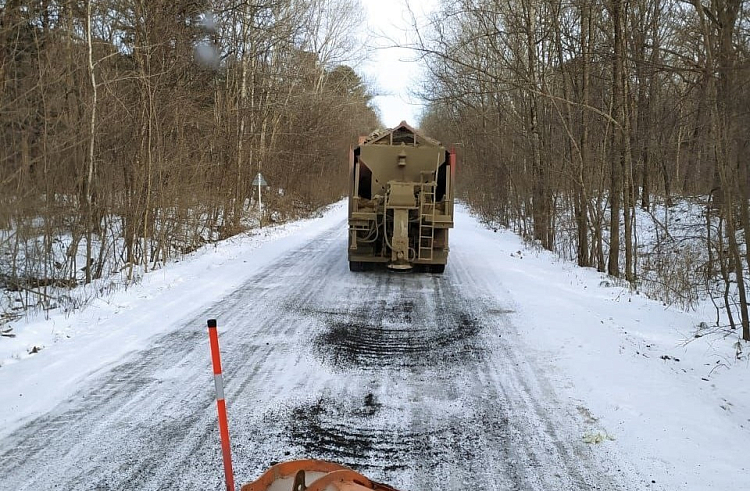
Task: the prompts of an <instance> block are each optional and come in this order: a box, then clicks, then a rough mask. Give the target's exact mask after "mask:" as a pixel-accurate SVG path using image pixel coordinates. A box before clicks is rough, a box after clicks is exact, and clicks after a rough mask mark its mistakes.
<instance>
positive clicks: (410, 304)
mask: <svg viewBox="0 0 750 491" xmlns="http://www.w3.org/2000/svg"><path fill="white" fill-rule="evenodd" d="M345 230H346V229H345V224H344V223H341V224H338V228H333V229H330V230H326V231H324V233H322V234H321V235H319V236H318V237H315V239H314V240H313V241H311V242H309V243H308V244H307V245H305V246H304V247H302V248H300V249H298V250H297V251H295V252H294V253H293V254H290V255H289V256H287V257H285V258H284V259H283V260H280V261H277V262H276V263H274V264H271V265H269V266H268V267H267V268H266V269H265V270H264V271H263V272H261V273H260V274H258V275H257V276H255V277H253V278H252V279H251V280H250V281H248V282H247V283H246V284H245V285H244V286H243V287H241V288H240V289H238V290H236V291H235V292H234V293H232V294H230V295H228V296H227V297H226V298H224V299H223V300H222V301H221V302H219V303H218V304H215V305H209V306H206V310H205V313H204V314H203V315H201V316H200V317H199V318H196V319H193V320H192V321H190V322H187V323H186V325H185V326H184V328H182V329H180V330H176V331H174V332H171V333H168V334H165V335H163V336H160V337H158V338H156V339H154V340H153V341H152V342H151V345H150V347H149V348H147V349H144V350H142V351H140V352H137V353H133V354H132V355H131V356H130V357H128V358H127V359H125V360H122V361H121V362H120V363H118V364H116V365H114V366H112V367H111V369H109V370H108V371H106V372H105V373H100V374H98V375H95V376H93V377H91V378H90V379H89V380H88V382H87V383H86V385H85V387H82V388H81V390H80V392H79V393H78V394H76V395H75V396H74V397H71V398H70V399H69V400H67V401H65V402H64V403H62V404H60V405H59V406H58V407H57V408H55V409H54V410H53V411H51V412H50V413H48V414H45V415H43V416H41V417H39V418H38V419H36V420H33V421H30V422H28V424H26V425H25V426H24V427H22V428H21V429H19V430H18V431H16V432H14V433H12V434H11V435H10V436H8V437H7V438H4V439H2V440H0V461H2V462H3V476H2V478H0V488H1V489H8V490H10V489H13V490H21V489H29V490H31V489H34V490H36V489H66V490H79V489H80V490H90V489H138V490H160V489H186V490H205V489H215V490H219V489H222V488H223V484H222V478H223V471H222V469H221V453H220V447H219V440H218V430H217V428H216V421H215V418H216V412H215V406H214V400H213V382H212V376H211V371H210V365H209V363H210V362H209V356H208V347H207V339H206V333H205V319H207V318H218V319H219V326H220V342H221V346H222V358H223V360H222V361H223V366H224V372H225V384H226V399H227V404H228V411H229V417H230V423H229V426H230V434H231V438H232V450H233V454H234V469H235V475H236V480H237V482H239V483H241V482H248V481H250V480H252V479H254V478H256V477H257V476H258V475H259V474H260V473H261V472H262V471H263V470H265V469H266V468H267V467H268V466H270V465H273V464H274V463H276V462H279V461H283V460H289V459H295V458H319V459H328V460H334V461H337V462H341V463H344V464H347V465H349V466H351V467H353V468H355V469H357V470H359V471H361V472H364V473H366V474H368V475H369V476H370V477H371V478H372V479H374V480H376V481H380V482H387V483H390V484H391V485H393V486H396V487H399V488H400V489H403V490H404V491H407V490H411V491H420V490H432V489H444V490H474V489H477V490H479V489H482V490H581V489H604V490H610V489H636V488H637V485H632V483H628V482H625V479H623V478H622V477H621V476H620V474H619V471H618V469H617V467H615V466H613V465H612V464H609V463H608V462H609V461H607V460H602V459H600V458H599V457H597V456H596V455H595V454H594V453H593V452H592V450H591V447H588V446H586V445H585V444H584V443H582V441H581V438H580V435H581V434H580V433H579V432H578V431H577V428H578V426H577V425H578V423H577V421H580V415H578V414H577V413H576V411H575V408H574V407H569V406H568V405H567V404H564V403H562V402H560V401H559V400H557V399H556V397H555V393H554V389H553V388H552V387H550V386H549V383H548V382H546V381H545V379H544V378H543V377H542V376H541V375H539V373H538V371H537V370H536V369H535V366H534V362H533V360H529V359H527V357H526V356H525V354H524V353H525V349H524V346H523V345H522V344H521V342H520V341H519V339H518V338H517V336H515V334H514V327H513V322H512V318H511V315H512V310H513V309H512V306H509V305H505V304H503V302H502V299H497V298H491V297H488V296H487V295H486V294H485V293H484V292H486V291H488V289H487V288H486V285H482V284H480V283H477V282H476V281H475V279H474V278H473V276H472V274H471V270H470V269H469V268H467V267H466V266H465V264H466V260H465V258H463V257H462V255H461V252H460V251H452V252H451V254H452V256H451V264H450V265H449V266H448V268H447V270H446V272H445V274H444V275H432V274H427V273H414V274H395V273H390V272H388V271H382V270H375V271H370V272H365V273H358V274H354V273H351V272H349V271H348V268H347V265H346V255H345V252H344V251H345V247H346V245H345V244H346V235H345ZM222 326H225V327H224V329H223V330H222V329H221V328H222ZM631 486H632V487H631Z"/></svg>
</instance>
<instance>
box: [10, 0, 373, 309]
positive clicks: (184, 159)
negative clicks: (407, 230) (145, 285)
mask: <svg viewBox="0 0 750 491" xmlns="http://www.w3.org/2000/svg"><path fill="white" fill-rule="evenodd" d="M357 5H358V2H355V1H353V0H306V1H302V0H260V1H248V2H233V1H215V0H211V1H209V0H197V1H189V2H188V1H174V0H60V1H55V0H26V1H23V0H10V1H0V254H2V260H1V261H0V262H1V263H2V267H1V268H0V284H2V285H3V286H4V287H5V289H7V290H10V291H15V292H21V293H22V295H21V297H20V298H22V299H23V300H24V307H28V306H34V305H37V304H39V303H42V304H46V303H49V298H50V296H49V292H48V288H64V287H72V286H75V285H79V284H89V283H91V282H92V281H94V280H97V279H99V278H103V277H107V276H108V275H111V274H113V273H120V274H122V275H124V276H126V277H127V279H128V280H132V279H135V278H136V277H137V275H138V274H142V273H143V272H146V271H148V270H151V269H154V268H157V267H159V265H161V264H163V263H164V262H165V261H168V260H169V259H173V258H176V257H180V255H182V254H185V253H187V252H190V251H192V250H195V249H196V248H198V247H200V246H202V245H204V244H206V243H207V242H212V241H216V240H220V239H223V238H226V237H230V236H232V235H234V234H237V233H239V232H241V231H243V230H246V229H248V228H249V227H253V226H257V225H258V224H259V223H258V222H259V221H260V220H265V221H266V222H272V221H283V220H285V219H288V218H294V217H297V216H301V215H305V214H308V213H310V212H311V211H313V210H315V209H316V208H318V207H320V206H321V205H323V204H326V203H330V202H332V201H336V200H339V199H341V197H342V196H343V190H345V189H346V176H347V169H346V164H345V163H346V155H347V151H348V148H349V146H350V145H351V144H352V142H356V139H357V136H358V135H360V134H367V133H368V132H370V131H372V130H373V129H374V128H375V127H376V126H377V125H378V116H377V114H376V112H375V111H374V110H373V108H372V104H371V102H370V101H371V95H370V94H369V93H368V90H367V87H366V86H365V84H364V82H363V80H362V79H361V77H360V76H359V75H358V74H357V73H356V72H355V70H354V69H353V68H352V67H351V66H350V65H349V64H347V63H349V62H356V61H357V59H358V57H361V56H362V53H364V50H363V47H362V40H361V39H360V38H359V37H357V36H354V35H353V34H354V33H355V32H356V30H357V29H358V28H359V26H360V25H361V24H362V21H363V13H362V11H361V9H358V8H356V7H357ZM258 173H262V175H263V176H264V178H265V180H266V181H267V182H268V183H269V187H268V189H267V190H266V192H265V195H264V196H263V197H262V198H263V202H264V203H263V204H265V205H266V206H265V209H264V213H263V216H261V217H259V218H256V219H255V221H254V222H253V221H252V220H250V218H249V217H250V216H251V215H252V216H256V217H257V216H258V211H259V210H258V209H257V208H258V203H257V201H258V199H257V192H258V191H257V190H256V189H257V188H254V187H253V186H252V182H253V179H254V178H255V176H256V175H257V174H258ZM5 314H6V315H9V314H8V313H7V312H6V313H5Z"/></svg>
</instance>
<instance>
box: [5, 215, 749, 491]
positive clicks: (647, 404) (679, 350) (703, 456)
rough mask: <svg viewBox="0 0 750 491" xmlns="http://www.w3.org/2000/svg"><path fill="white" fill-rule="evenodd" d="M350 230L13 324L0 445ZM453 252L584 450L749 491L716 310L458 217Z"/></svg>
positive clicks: (239, 248)
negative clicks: (503, 309) (675, 302)
mask: <svg viewBox="0 0 750 491" xmlns="http://www.w3.org/2000/svg"><path fill="white" fill-rule="evenodd" d="M345 220H346V203H338V204H336V205H334V206H333V207H331V208H330V209H329V211H328V212H326V214H325V215H324V216H323V217H321V218H317V219H312V220H306V221H302V222H297V223H293V224H288V225H284V226H280V227H276V228H273V229H264V230H263V231H262V232H259V233H257V234H255V235H251V236H241V237H236V238H234V239H231V240H228V241H225V242H223V243H221V244H217V245H215V246H209V247H206V248H204V249H201V250H200V251H197V252H196V253H194V254H192V255H191V256H189V257H188V258H186V260H184V261H182V262H180V263H175V264H169V265H167V266H165V267H163V268H162V269H160V270H158V271H155V272H152V273H149V274H147V275H146V276H145V277H144V279H143V281H142V282H141V283H140V284H138V285H135V286H132V287H130V288H128V289H127V290H126V291H120V292H116V293H114V294H112V295H111V296H109V297H106V298H103V299H99V300H96V301H94V302H93V303H92V304H91V305H90V306H88V307H86V308H85V309H84V310H83V311H80V312H76V313H74V314H72V315H69V316H65V315H62V314H60V315H53V316H52V317H51V318H50V319H49V320H32V321H28V322H26V323H16V324H15V325H14V326H13V327H14V331H13V332H14V333H15V334H16V335H17V336H16V337H15V338H6V337H3V338H0V363H2V366H0V424H1V427H0V438H2V437H4V436H6V435H7V434H9V433H10V432H11V431H13V430H14V429H15V428H17V427H18V426H19V425H20V424H22V423H23V422H24V421H27V420H29V419H30V418H34V417H37V416H39V415H41V414H44V413H45V412H47V411H49V410H50V409H51V408H52V407H54V406H55V405H56V404H57V403H59V402H60V401H62V400H64V399H65V398H67V397H69V396H70V395H71V394H72V393H73V392H74V390H75V389H76V388H77V386H78V385H79V384H80V382H81V381H82V380H83V379H85V378H86V377H88V376H89V375H90V374H92V373H96V372H101V371H103V370H106V369H108V368H109V367H111V366H113V365H114V364H115V363H116V362H117V361H118V360H120V359H121V358H122V357H123V356H125V355H126V354H127V353H129V352H132V351H135V350H139V349H142V348H144V347H145V346H148V344H149V339H150V338H151V337H152V336H154V335H155V334H158V333H161V332H165V331H168V330H174V329H177V328H179V327H181V326H183V325H184V323H185V322H187V319H189V318H194V317H195V316H196V315H198V314H200V313H201V311H202V310H204V309H207V308H208V307H209V306H210V305H211V304H212V303H213V302H216V301H219V300H221V299H222V298H223V297H224V296H225V295H227V294H228V293H230V292H232V291H233V290H234V289H236V288H237V287H238V286H239V285H241V284H242V283H243V282H244V281H246V280H247V279H248V278H249V277H251V276H252V275H253V274H254V273H255V272H257V271H259V270H260V269H261V268H262V267H263V266H264V265H265V264H267V263H268V262H270V261H273V260H274V259H276V258H279V257H282V255H283V254H284V253H285V252H287V251H289V250H291V249H293V248H294V247H297V246H299V245H301V244H304V243H305V242H306V241H307V240H309V238H310V237H312V236H313V235H315V234H318V233H320V232H321V231H322V230H326V229H330V228H335V227H345V226H346V225H345ZM451 248H452V252H451V254H452V255H461V256H462V257H463V258H464V260H467V259H468V260H470V261H471V264H472V266H471V270H473V271H476V275H478V276H481V277H483V278H485V279H486V280H487V283H488V284H489V285H490V288H489V290H490V291H488V292H486V293H487V294H488V295H493V296H497V297H500V298H503V299H504V302H506V303H508V302H509V303H511V304H512V305H513V306H514V311H515V313H514V314H513V316H514V317H513V318H514V325H516V326H517V327H518V329H519V330H520V334H521V335H522V336H523V339H524V342H525V343H526V344H527V345H528V346H530V352H529V353H528V354H527V356H528V357H530V358H533V359H534V360H535V362H536V363H535V364H536V365H537V366H540V367H543V369H544V371H545V372H546V376H547V377H548V378H549V379H550V380H551V381H552V382H553V383H554V384H555V386H556V389H557V391H558V394H559V396H560V397H561V398H567V399H568V400H570V401H573V404H574V405H575V406H577V407H578V409H579V412H580V414H581V415H582V418H583V419H584V421H585V422H586V424H587V425H588V427H589V429H590V431H587V432H586V433H585V434H582V435H580V437H581V439H583V440H584V441H587V442H591V445H594V446H596V447H595V448H599V449H601V450H602V451H603V452H606V451H608V449H615V450H617V452H619V453H620V454H621V455H623V457H624V459H625V460H627V461H629V462H623V465H632V466H634V467H635V468H636V469H638V471H639V472H640V473H641V474H642V475H644V476H645V477H647V478H648V480H649V481H653V483H652V486H653V487H654V488H655V489H669V490H672V489H685V490H703V489H739V488H743V486H744V487H745V488H750V484H747V478H746V477H745V476H744V474H745V472H746V471H747V470H748V465H747V463H746V459H745V455H744V454H745V451H746V447H747V443H748V442H750V429H749V427H750V420H748V419H747V418H748V416H747V415H748V414H750V367H749V366H748V363H749V362H748V358H747V356H746V354H747V351H748V350H749V349H750V346H748V345H747V344H746V343H740V346H742V347H743V349H744V351H745V353H743V354H742V356H741V357H740V358H739V359H738V358H736V356H735V355H736V353H735V349H736V348H735V347H734V344H735V343H736V342H737V336H732V337H728V338H721V337H718V336H716V335H711V336H704V337H701V338H694V337H693V336H694V333H695V331H696V329H697V326H698V325H699V323H700V322H702V321H707V322H708V321H710V315H711V313H710V312H711V311H710V310H709V309H706V310H705V311H699V313H697V314H696V313H685V312H681V311H679V310H677V309H675V308H671V307H665V306H664V305H663V304H661V303H659V302H655V301H652V300H649V299H646V298H643V296H642V295H639V294H637V293H636V292H631V291H629V290H627V289H624V288H621V287H618V286H614V285H615V284H616V283H615V282H613V281H611V280H610V279H608V278H607V277H606V276H604V275H602V274H601V273H598V272H596V271H594V270H587V269H581V268H578V267H576V266H575V265H574V264H572V263H569V262H563V261H560V260H559V259H557V258H556V257H555V256H553V255H552V254H550V253H547V252H545V251H537V250H533V249H529V248H528V247H526V246H525V245H524V243H523V241H522V240H521V239H520V238H518V237H517V236H515V235H513V234H512V233H510V232H508V231H505V230H498V231H497V232H493V230H488V229H487V228H486V227H484V226H482V225H481V224H480V223H479V222H478V221H477V220H476V219H475V218H473V217H472V216H470V214H469V212H468V211H467V210H466V209H465V208H463V207H459V208H458V212H457V217H456V229H455V230H454V231H452V232H451ZM342 254H343V251H342ZM450 268H451V266H450V264H449V265H448V269H447V270H446V274H447V275H449V274H450ZM220 327H221V326H220ZM686 341H690V342H687V343H686ZM34 346H36V347H38V348H40V349H39V350H38V352H37V353H33V354H30V352H31V351H34ZM743 356H744V357H743Z"/></svg>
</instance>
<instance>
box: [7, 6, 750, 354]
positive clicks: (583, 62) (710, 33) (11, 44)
mask: <svg viewBox="0 0 750 491" xmlns="http://www.w3.org/2000/svg"><path fill="white" fill-rule="evenodd" d="M416 3H417V2H414V1H412V2H407V4H408V5H414V6H415V7H416ZM416 19H417V17H416V16H414V17H413V22H412V25H411V27H410V29H409V30H410V31H411V32H410V33H409V34H410V35H409V39H410V40H411V41H410V42H409V43H408V46H405V47H408V48H410V49H411V50H413V53H415V58H416V59H417V61H418V62H419V63H420V64H421V66H422V68H423V70H424V72H423V76H422V77H421V78H420V79H419V80H416V81H415V83H414V84H413V87H411V89H412V90H413V91H414V93H415V94H417V95H418V96H419V97H420V98H421V99H422V100H424V101H426V104H427V106H426V109H425V111H424V113H423V115H422V120H421V123H420V125H419V126H420V129H421V130H422V131H423V132H425V133H426V134H427V135H430V136H433V137H435V138H437V139H439V140H441V141H442V142H444V143H445V144H447V145H451V146H455V147H456V148H457V151H458V154H459V161H460V171H459V181H458V193H459V195H460V196H461V198H462V199H463V200H464V201H465V202H466V203H467V204H469V205H470V206H471V207H472V209H473V210H475V211H477V212H478V213H480V214H481V215H482V216H483V217H484V218H485V220H487V221H488V222H491V223H493V224H498V225H501V226H506V227H509V228H511V229H513V230H514V231H515V232H517V233H518V234H520V235H522V236H523V237H525V238H526V239H528V241H529V243H530V244H533V245H534V246H535V247H540V248H543V249H548V250H551V251H555V252H557V253H558V254H559V255H560V256H562V257H563V258H566V259H570V260H573V261H576V262H577V264H578V265H579V266H582V267H593V268H596V269H598V270H599V271H601V272H603V273H605V274H607V275H609V276H610V277H612V278H615V279H618V280H619V281H622V282H624V283H625V284H627V285H629V286H630V287H631V288H634V289H640V288H643V285H644V284H646V283H649V284H650V285H651V290H650V291H652V292H653V293H654V295H655V296H656V297H657V298H665V297H675V296H677V297H680V295H682V296H683V297H684V298H693V295H687V294H685V293H684V291H685V290H686V289H693V290H696V289H697V290H700V292H699V294H701V295H706V296H709V297H711V299H712V300H713V301H714V303H715V304H716V305H717V309H718V310H721V311H722V319H723V320H722V322H726V324H727V325H728V326H729V327H730V328H731V329H735V328H741V329H742V336H743V338H744V339H746V340H750V315H749V314H748V307H747V291H746V289H747V281H748V278H749V271H748V266H749V265H750V248H748V238H747V234H746V231H747V230H748V229H750V211H748V198H750V181H749V179H750V176H749V175H748V161H747V159H748V148H750V132H748V131H747V129H748V127H749V126H750V118H749V117H748V109H750V92H748V81H750V65H748V60H749V59H750V57H749V56H748V55H749V54H750V38H749V37H748V34H749V31H748V27H750V24H749V23H748V11H747V6H746V5H745V4H744V2H742V1H740V0H710V1H701V0H687V1H685V0H683V1H676V0H631V1H625V0H606V1H592V0H570V1H565V2H563V1H560V0H455V1H441V2H439V3H438V6H437V8H436V9H434V10H433V11H432V12H431V14H430V15H429V18H428V19H427V22H423V21H422V20H420V21H417V20H416ZM364 21H365V10H364V8H363V5H362V3H361V2H360V1H358V0H307V1H303V0H248V1H242V2H233V1H229V0H195V1H190V2H188V1H168V0H148V1H147V0H60V1H55V0H11V1H8V0H6V1H0V255H2V261H0V266H1V267H0V283H1V284H2V286H3V287H4V288H5V289H6V290H8V291H13V292H21V293H22V294H23V295H22V298H23V304H24V305H23V307H24V308H26V307H29V306H34V305H40V304H41V305H42V306H44V305H47V306H48V305H49V304H50V303H51V300H50V295H49V291H48V289H49V288H68V287H73V286H76V285H87V284H91V283H92V282H95V281H96V280H98V279H101V278H106V277H108V276H110V275H112V274H115V273H117V274H120V275H121V276H124V277H126V278H127V280H128V281H131V280H134V279H137V277H138V275H140V274H143V273H144V272H147V271H149V270H153V269H155V268H158V267H159V266H160V265H162V264H164V263H165V262H166V261H169V260H170V259H174V258H179V257H180V256H181V255H184V254H186V253H189V252H191V251H193V250H195V249H197V248H199V247H201V246H203V245H205V244H206V243H211V242H214V241H217V240H221V239H224V238H227V237H231V236H233V235H235V234H237V233H240V232H243V231H246V230H248V229H251V228H253V227H257V226H258V225H260V224H261V223H262V222H263V221H265V222H266V223H269V222H278V221H284V220H287V219H289V218H295V217H299V216H303V215H305V214H309V213H311V212H314V210H316V209H317V208H319V207H320V206H322V205H325V204H327V203H331V202H334V201H338V200H339V199H341V198H342V197H343V196H345V195H346V179H347V169H346V155H347V150H348V148H349V147H350V145H353V144H356V141H357V137H358V136H359V135H364V134H368V133H370V132H371V131H373V130H374V129H376V128H377V127H379V126H380V121H379V118H378V114H377V109H376V108H375V106H374V104H373V90H372V88H371V87H369V86H368V84H367V83H366V82H365V80H364V79H363V77H362V75H361V74H360V73H359V72H358V70H357V67H356V64H357V62H358V61H361V60H363V59H365V58H366V57H367V56H368V49H367V44H368V40H367V37H368V35H362V33H363V32H364ZM369 35H371V34H369ZM402 47H403V46H402ZM258 173H262V174H263V176H264V177H265V179H266V180H267V182H268V183H269V184H270V186H269V187H268V189H267V190H266V194H265V195H264V196H263V201H264V204H266V205H267V206H266V207H265V209H264V212H263V213H262V214H261V213H260V211H261V210H260V209H259V206H258V199H257V198H258V196H257V190H256V188H255V187H254V186H253V184H252V183H253V180H254V178H255V177H256V176H257V174H258ZM686 202H688V203H692V204H696V205H698V206H699V207H700V209H701V210H702V212H701V222H700V224H698V225H696V226H695V227H693V228H692V229H691V230H690V234H692V235H693V236H692V237H690V239H691V244H692V246H691V247H692V248H689V247H687V246H685V245H684V244H681V243H680V240H681V239H680V240H678V239H676V238H675V237H673V236H672V234H671V231H670V223H671V222H670V215H669V214H670V213H671V212H670V210H673V209H675V207H677V206H679V205H680V204H681V203H682V204H684V203H686ZM675 213H676V212H675ZM644 217H646V218H647V219H648V220H649V222H650V224H651V225H652V226H656V227H657V229H659V232H658V235H659V237H660V238H659V241H660V243H659V244H657V247H660V248H665V249H670V253H669V254H665V255H664V256H659V257H658V258H657V259H656V260H654V259H653V257H654V256H653V254H652V255H650V256H649V254H650V253H651V252H653V251H643V250H642V248H643V244H639V242H638V236H639V234H638V231H639V227H642V226H644V225H645V224H643V223H641V222H642V221H643V219H644ZM695 244H699V246H698V249H699V250H696V248H695ZM654 285H656V286H655V287H654ZM690 303H691V301H689V300H688V301H684V302H682V304H683V306H690ZM3 315H4V316H5V315H10V314H8V313H7V312H4V313H3Z"/></svg>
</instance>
